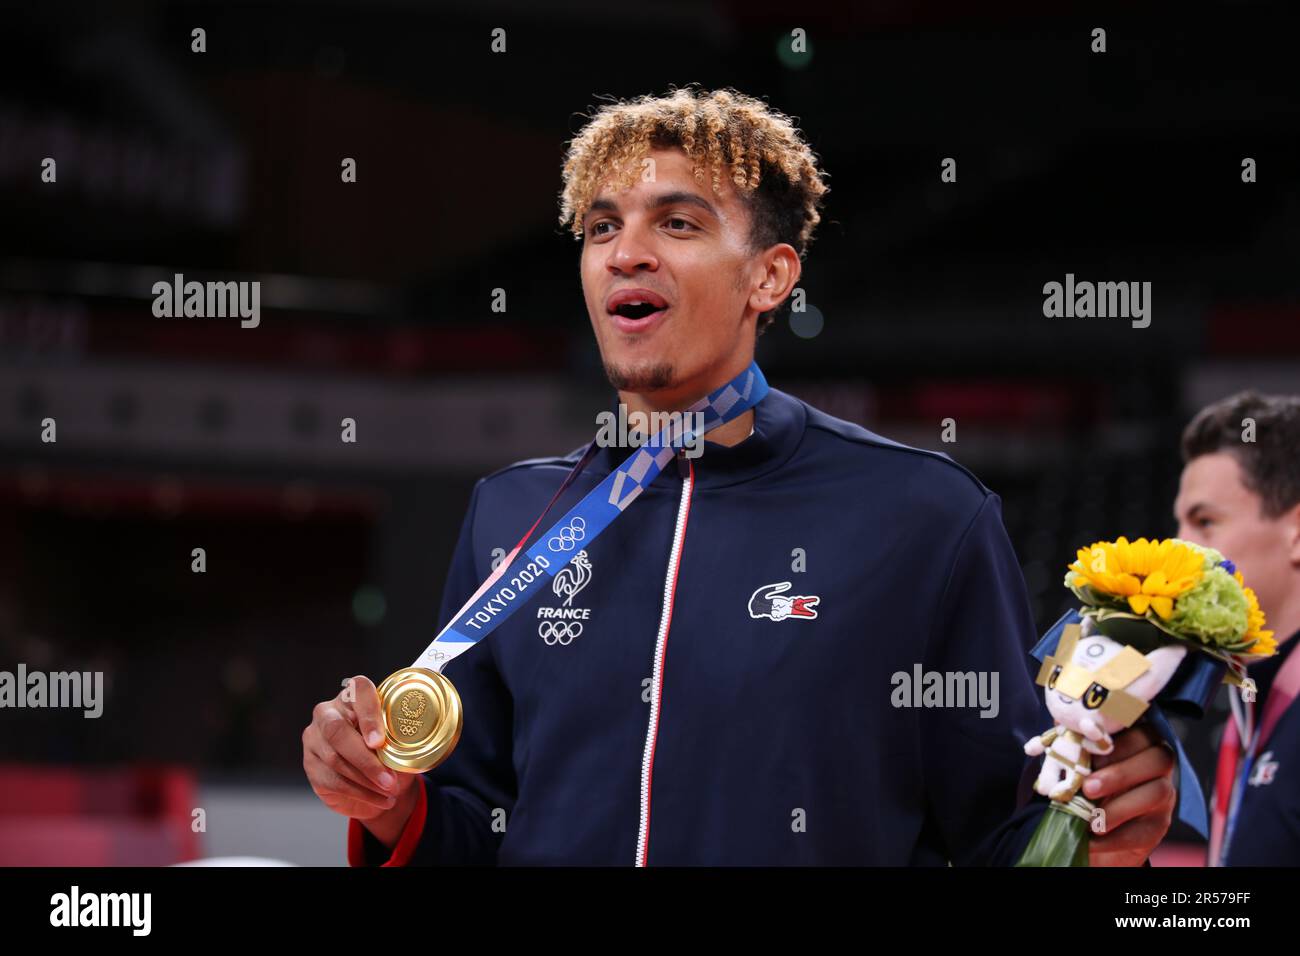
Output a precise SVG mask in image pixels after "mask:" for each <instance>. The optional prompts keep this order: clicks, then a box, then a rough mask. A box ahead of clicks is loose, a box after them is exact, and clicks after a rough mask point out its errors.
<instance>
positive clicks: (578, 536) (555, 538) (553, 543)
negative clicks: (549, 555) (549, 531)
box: [546, 515, 587, 551]
mask: <svg viewBox="0 0 1300 956" xmlns="http://www.w3.org/2000/svg"><path fill="white" fill-rule="evenodd" d="M586 536H587V519H586V518H583V517H582V516H581V515H575V516H574V518H573V520H572V521H570V522H569V523H568V524H567V525H565V526H564V527H563V528H561V529H560V530H559V531H558V532H557V533H556V534H554V535H552V536H551V539H550V540H549V541H547V542H546V546H547V547H548V548H550V549H551V550H552V551H572V550H573V549H574V548H575V547H577V544H578V542H579V541H581V540H582V539H583V538H585V537H586Z"/></svg>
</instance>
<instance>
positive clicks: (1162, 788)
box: [1083, 724, 1178, 866]
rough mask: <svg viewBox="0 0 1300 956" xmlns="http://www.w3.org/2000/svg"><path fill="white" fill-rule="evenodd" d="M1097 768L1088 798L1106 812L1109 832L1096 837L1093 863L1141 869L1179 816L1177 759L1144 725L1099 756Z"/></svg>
mask: <svg viewBox="0 0 1300 956" xmlns="http://www.w3.org/2000/svg"><path fill="white" fill-rule="evenodd" d="M1092 766H1093V770H1092V773H1091V774H1089V775H1088V777H1087V778H1086V780H1085V782H1084V787H1083V795H1084V796H1085V797H1087V798H1088V799H1089V800H1091V801H1092V802H1093V803H1094V804H1096V805H1097V806H1099V807H1101V808H1102V809H1104V810H1105V811H1106V832H1105V834H1104V835H1101V836H1099V835H1097V834H1096V833H1094V834H1092V836H1091V839H1090V840H1089V846H1088V865H1089V866H1141V865H1142V863H1143V862H1144V861H1145V860H1146V858H1147V857H1149V856H1150V855H1151V851H1152V850H1154V849H1155V848H1156V847H1157V846H1158V845H1159V844H1160V841H1161V840H1163V839H1164V838H1165V834H1166V833H1168V832H1169V824H1170V823H1171V822H1172V821H1173V818H1174V807H1175V806H1176V805H1177V803H1178V792H1177V791H1176V790H1175V789H1174V783H1173V774H1174V755H1173V754H1172V753H1170V751H1169V748H1168V747H1166V746H1165V745H1164V742H1163V740H1162V739H1161V737H1160V735H1159V734H1158V733H1156V731H1155V730H1154V729H1153V728H1152V727H1150V726H1148V725H1146V724H1139V725H1137V726H1135V727H1130V728H1128V729H1127V730H1123V731H1120V732H1119V733H1118V734H1116V735H1115V749H1114V750H1112V751H1111V752H1110V753H1109V754H1106V755H1105V756H1100V755H1098V756H1094V757H1093V758H1092ZM1094 787H1095V788H1096V789H1093V788H1094Z"/></svg>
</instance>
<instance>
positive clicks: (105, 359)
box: [0, 0, 1300, 866]
mask: <svg viewBox="0 0 1300 956" xmlns="http://www.w3.org/2000/svg"><path fill="white" fill-rule="evenodd" d="M859 6H860V8H859V9H848V8H847V7H846V6H841V5H839V4H823V3H818V2H808V3H801V4H778V3H770V2H752V0H730V2H714V3H696V2H690V3H688V2H681V3H637V4H605V3H595V2H586V0H561V2H553V3H551V2H548V3H544V4H532V3H523V2H518V0H483V2H479V3H475V4H464V5H441V4H433V3H419V2H414V0H407V2H398V0H391V2H386V0H372V2H367V3H361V2H338V3H330V4H311V3H305V2H292V3H290V2H284V3H275V4H263V5H252V4H197V3H194V4H190V3H162V2H144V0H142V2H134V3H122V4H103V5H86V6H84V7H69V6H64V5H60V4H49V5H46V4H40V3H32V4H6V5H5V8H4V10H3V13H2V14H0V52H2V53H3V55H2V56H0V669H6V670H13V669H14V668H15V667H16V666H17V665H18V664H19V662H22V663H25V665H26V666H27V667H28V668H32V669H41V670H46V671H63V670H67V671H102V672H103V674H104V681H105V684H104V707H105V713H104V716H103V718H102V719H98V720H88V719H82V718H81V715H80V714H79V713H76V712H70V711H67V710H57V709H44V710H28V709H24V710H18V709H7V710H5V711H3V712H0V864H3V865H10V866H12V865H64V866H67V865H70V866H82V865H93V866H98V865H115V864H130V865H136V864H140V865H150V866H152V865H165V864H171V863H177V862H183V861H196V860H202V859H211V858H231V857H244V858H250V857H255V858H258V859H260V860H263V861H266V860H277V861H282V862H287V863H293V864H303V865H322V866H341V865H344V863H345V855H344V831H345V821H344V820H343V819H342V818H341V817H339V816H337V815H335V814H333V813H331V812H330V811H329V810H327V809H326V808H325V807H324V806H323V805H322V804H321V803H320V801H319V800H318V799H317V798H316V797H315V795H314V794H313V793H312V792H311V790H310V788H309V787H308V785H307V782H306V780H305V778H304V774H303V768H302V752H301V732H302V729H303V727H304V726H305V725H306V724H307V722H308V721H309V720H310V719H311V711H312V707H313V705H314V704H315V703H316V702H318V701H320V700H324V699H328V698H329V697H331V696H333V695H334V694H336V693H337V692H338V682H339V680H340V679H341V678H343V677H345V676H347V675H350V674H356V673H365V674H370V675H374V676H377V677H382V676H383V675H384V674H387V673H389V672H390V671H392V670H394V669H395V668H396V667H398V666H401V665H403V664H405V663H406V662H407V661H409V660H411V659H412V657H413V656H414V655H415V654H416V653H418V652H419V650H420V649H421V648H422V647H423V646H424V644H425V643H426V642H427V641H428V640H429V639H430V638H431V637H432V635H433V633H434V632H435V629H436V627H437V625H438V623H439V622H438V621H437V620H436V616H437V608H438V603H439V599H440V596H441V591H442V584H443V580H444V575H445V573H446V571H447V566H448V561H449V558H450V555H451V552H452V548H453V545H454V543H455V539H456V534H457V531H458V529H459V527H460V522H461V519H462V516H463V515H464V510H465V506H466V503H467V501H468V497H469V493H470V489H471V487H472V485H473V483H474V481H475V480H476V479H477V478H478V477H480V476H482V475H484V474H487V473H488V472H490V471H493V470H496V469H497V468H499V467H501V466H503V465H506V464H508V463H510V462H513V461H517V460H519V459H523V458H529V457H535V456H543V455H554V454H562V453H566V452H568V451H569V450H571V449H573V448H575V447H578V446H580V445H581V444H583V443H584V442H586V441H588V440H589V439H590V438H591V435H592V432H593V428H594V415H595V412H596V411H597V410H600V409H603V408H606V407H607V406H608V402H609V401H610V399H611V395H612V392H611V390H610V388H609V386H608V384H607V383H606V381H605V379H604V377H603V374H602V371H601V366H600V361H599V354H598V352H597V349H596V346H595V342H594V340H593V338H592V332H591V327H590V324H589V320H588V317H587V313H586V308H585V306H584V302H583V298H582V292H581V286H580V282H579V274H578V254H579V245H578V243H576V242H575V241H574V239H573V238H572V236H571V235H570V234H569V233H568V232H567V231H566V230H564V229H562V228H560V227H559V225H558V223H557V215H558V205H557V195H558V191H559V188H560V162H561V158H562V154H563V148H564V144H565V142H566V141H567V140H568V139H569V138H570V137H571V136H572V135H573V134H574V133H575V132H576V131H577V129H578V128H579V127H580V126H581V123H582V120H583V114H584V113H586V112H587V111H589V110H591V109H594V108H596V107H598V106H599V105H601V103H603V102H606V101H608V100H609V99H610V98H611V97H618V98H624V97H630V96H634V95H638V94H641V93H663V92H666V91H667V90H668V88H669V87H670V85H679V86H680V85H684V84H686V83H698V84H700V85H701V86H702V87H704V88H705V89H713V88H717V87H722V86H732V87H734V88H736V89H737V90H740V91H742V92H746V93H749V94H751V95H754V96H758V97H760V98H763V99H765V100H767V101H768V102H770V103H771V105H773V106H774V107H776V108H778V109H779V110H781V111H782V112H784V113H787V114H789V115H791V116H793V117H796V118H797V120H798V123H799V126H800V128H801V129H802V130H803V131H804V133H805V135H806V136H807V138H808V140H809V142H810V143H811V145H812V147H813V149H814V150H815V151H816V152H817V154H818V156H819V157H820V159H821V162H822V165H823V168H824V169H825V170H826V171H827V172H828V173H829V178H828V182H829V184H830V187H831V192H830V193H829V194H828V196H827V200H826V205H825V208H824V211H823V221H822V223H821V225H820V226H819V228H818V233H817V237H816V239H815V241H814V242H813V244H812V246H811V248H810V250H809V253H808V256H807V259H806V261H805V263H804V275H803V279H802V281H801V283H800V286H801V288H802V289H803V290H804V291H805V293H806V297H807V308H806V310H805V311H803V312H801V313H790V314H786V315H782V317H781V318H780V319H779V320H778V322H777V323H776V324H775V325H774V326H773V327H772V328H771V329H769V330H768V331H767V332H766V334H764V335H763V336H762V337H761V338H760V339H759V343H758V355H757V358H758V361H759V362H760V364H761V365H762V367H763V369H764V371H765V373H766V375H767V377H768V379H769V380H770V381H771V383H772V384H773V385H774V386H775V387H777V388H781V389H783V390H785V391H788V392H791V393H793V394H795V395H797V396H799V397H801V398H803V399H806V400H807V401H809V402H811V403H812V404H814V405H817V406H819V407H821V408H822V409H824V410H826V411H828V412H830V413H831V414H834V415H837V416H839V417H841V418H845V419H848V420H851V421H854V422H857V423H860V424H862V425H865V426H866V427H868V428H870V429H872V430H873V431H876V432H879V433H881V434H883V435H885V436H888V437H890V438H893V439H895V440H898V441H902V442H905V443H907V444H911V445H916V446H920V447H923V448H928V449H934V450H938V451H942V452H945V453H947V454H949V455H951V456H952V457H953V458H954V459H956V460H957V461H959V462H960V463H962V464H963V465H965V466H967V467H969V468H970V469H972V470H973V471H974V472H975V473H976V474H977V475H978V476H979V477H980V478H981V480H982V481H983V482H984V483H985V484H986V485H988V486H989V487H990V488H991V489H992V490H993V491H995V492H997V493H998V494H999V495H1000V496H1001V498H1002V501H1003V507H1004V512H1005V521H1006V525H1007V529H1008V531H1009V533H1010V536H1011V539H1012V541H1013V542H1014V544H1015V548H1016V551H1017V554H1018V556H1019V560H1020V564H1021V567H1022V569H1023V572H1024V578H1025V581H1026V584H1027V585H1028V590H1029V593H1030V596H1031V598H1032V601H1033V609H1034V613H1035V617H1036V623H1037V624H1038V626H1039V628H1040V630H1041V629H1045V628H1046V627H1047V626H1048V625H1050V624H1051V623H1052V622H1053V621H1054V620H1055V619H1056V618H1057V617H1058V616H1059V615H1060V614H1061V613H1062V611H1063V610H1065V609H1066V608H1067V607H1069V606H1070V595H1069V593H1068V592H1067V591H1066V590H1065V589H1064V588H1063V587H1062V578H1063V575H1064V572H1065V565H1066V564H1067V563H1068V561H1070V560H1072V559H1073V556H1074V553H1075V549H1076V548H1077V547H1079V546H1081V545H1085V544H1088V543H1090V542H1092V541H1095V540H1098V539H1100V538H1113V537H1115V536H1118V535H1120V534H1127V535H1131V536H1137V535H1141V534H1145V535H1149V536H1166V535H1170V534H1173V533H1174V531H1175V522H1174V519H1173V517H1172V503H1173V498H1174V493H1175V491H1176V489H1177V483H1178V476H1179V472H1180V468H1181V462H1180V459H1179V451H1178V442H1179V435H1180V432H1181V430H1182V428H1183V426H1184V425H1185V424H1186V422H1187V420H1188V419H1189V417H1190V416H1191V414H1192V413H1193V412H1194V411H1195V410H1196V409H1197V408H1199V407H1201V406H1202V405H1204V404H1205V403H1207V402H1209V401H1212V400H1215V399H1218V398H1221V397H1224V396H1226V395H1228V394H1230V393H1232V392H1235V391H1237V390H1239V389H1242V388H1245V387H1255V388H1257V389H1259V390H1260V391H1263V392H1296V391H1300V269H1298V268H1297V261H1298V260H1297V256H1298V254H1300V169H1298V168H1297V147H1298V146H1300V134H1298V133H1297V131H1298V130H1300V90H1298V89H1297V82H1298V81H1297V74H1296V56H1295V42H1296V39H1295V38H1296V33H1295V30H1294V25H1295V24H1294V21H1293V20H1291V19H1290V18H1289V17H1288V16H1287V11H1288V8H1289V7H1290V5H1289V4H1268V3H1255V2H1238V3H1228V4H1222V5H1218V6H1206V7H1199V8H1196V9H1190V8H1189V7H1187V6H1185V5H1181V4H1171V5H1158V4H1147V3H1138V2H1133V3H1122V4H1093V3H1051V4H1037V3H1018V2H1017V3H1013V2H991V3H986V4H979V5H969V4H963V3H956V2H952V3H917V4H903V3H888V4H879V5H876V4H862V5H859ZM977 8H978V11H979V12H978V13H976V12H974V11H975V10H976V9H977ZM1096 28H1103V29H1104V30H1105V36H1106V49H1105V52H1104V53H1102V52H1094V51H1093V49H1092V47H1093V42H1094V41H1093V34H1092V31H1093V30H1094V29H1096ZM196 29H201V30H202V31H203V46H204V49H203V50H202V52H197V51H196V50H195V49H194V46H195V42H196V41H195V34H194V32H193V31H195V30H196ZM497 29H500V30H503V31H504V37H505V45H506V47H505V51H504V52H494V50H493V36H494V34H493V31H494V30H497ZM795 30H799V31H803V33H804V35H805V36H806V45H805V46H804V47H803V48H802V49H801V50H800V51H798V52H795V51H792V44H791V37H792V31H795ZM46 158H54V159H55V160H56V161H57V176H56V177H55V178H54V179H53V181H47V178H45V177H43V170H44V168H45V167H44V166H43V161H44V160H45V159H46ZM349 158H350V159H353V160H355V169H356V175H355V182H345V181H344V177H343V176H341V167H342V164H343V163H344V161H345V160H346V159H349ZM949 158H951V159H954V160H955V161H956V171H957V177H956V181H955V182H948V181H944V178H943V175H942V174H943V168H944V167H943V164H944V161H945V160H946V159H949ZM1248 159H1249V160H1251V161H1253V162H1252V163H1251V164H1249V165H1250V168H1251V170H1252V172H1251V174H1250V175H1245V173H1244V170H1245V168H1246V166H1245V165H1244V164H1245V161H1246V160H1248ZM178 273H179V274H182V275H183V276H184V277H185V280H186V281H190V280H198V281H241V282H242V281H259V282H260V283H261V286H260V288H261V293H260V294H261V300H260V307H261V315H260V323H259V324H258V325H257V326H256V327H247V328H246V327H243V325H242V324H241V320H240V319H239V318H238V317H228V318H219V317H213V318H192V317H191V318H185V317H157V316H156V315H155V314H154V295H153V293H152V291H151V289H152V286H153V284H154V283H155V282H157V281H160V280H164V281H171V279H172V277H173V276H174V275H175V274H178ZM1067 274H1068V275H1073V276H1074V277H1075V278H1076V279H1077V280H1078V281H1085V280H1086V281H1123V282H1149V283H1151V289H1152V294H1151V315H1150V318H1151V321H1150V323H1149V325H1147V326H1146V327H1135V324H1134V323H1133V322H1130V321H1129V320H1128V319H1127V318H1120V317H1111V318H1096V317H1093V318H1081V317H1046V316H1045V315H1044V301H1043V300H1044V292H1043V287H1044V284H1045V283H1048V282H1052V281H1057V282H1064V281H1065V278H1066V276H1067ZM497 290H504V294H505V297H506V302H507V303H508V305H507V307H506V309H505V310H504V311H500V310H498V309H494V301H496V300H497V299H498V298H499V293H498V292H497ZM346 418H350V419H353V420H354V422H355V423H356V439H357V440H356V441H355V442H344V441H341V440H340V431H341V429H340V423H341V422H342V420H343V419H346ZM49 419H52V420H54V421H55V422H56V424H57V440H55V441H49V440H47V439H46V438H44V437H43V435H44V434H45V433H46V431H47V429H46V427H45V425H44V424H43V423H44V422H46V421H47V420H49ZM947 420H951V421H952V423H953V424H954V427H955V433H952V434H950V435H949V436H948V437H950V438H953V437H955V440H947V441H946V440H945V435H944V432H945V422H946V421H947ZM871 493H872V492H871V489H870V488H869V487H863V489H862V494H863V495H864V496H868V495H870V494H871ZM522 530H523V529H521V532H522ZM196 548H201V549H203V555H204V560H205V569H204V570H203V571H202V573H196V572H195V570H194V567H193V562H194V560H195V558H194V556H193V552H194V549H196ZM1223 695H1224V692H1222V691H1221V693H1220V697H1219V701H1218V704H1217V708H1218V709H1217V710H1216V712H1215V713H1214V714H1213V715H1212V716H1211V718H1210V719H1207V720H1204V721H1200V722H1195V723H1193V722H1187V723H1183V724H1180V725H1179V727H1180V730H1181V732H1182V734H1183V737H1184V740H1185V742H1186V746H1187V749H1188V752H1189V754H1190V755H1191V757H1192V759H1193V761H1194V762H1195V763H1196V764H1197V767H1198V769H1199V770H1200V773H1201V776H1202V781H1203V783H1204V784H1205V785H1206V787H1207V790H1208V785H1209V782H1210V775H1211V771H1212V764H1213V753H1214V748H1215V746H1216V745H1217V742H1218V735H1219V733H1220V731H1221V728H1222V725H1223V720H1224V716H1225V714H1226V703H1225V699H1224V696H1223ZM195 807H200V808H203V809H204V810H205V814H206V820H207V823H206V826H205V827H203V828H200V829H198V830H196V829H195V827H194V826H193V825H192V823H193V814H192V811H193V808H195ZM1203 857H1204V848H1203V844H1200V843H1199V841H1198V838H1197V837H1196V836H1195V834H1193V833H1191V832H1190V831H1188V830H1185V829H1182V828H1181V827H1179V826H1178V825H1175V827H1174V829H1173V830H1172V831H1171V833H1170V835H1169V838H1168V840H1167V841H1166V844H1165V845H1164V846H1163V847H1162V848H1161V849H1160V850H1159V851H1158V852H1157V855H1156V857H1155V859H1154V862H1155V863H1156V865H1169V864H1190V865H1200V863H1201V861H1202V860H1203Z"/></svg>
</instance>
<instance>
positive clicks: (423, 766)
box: [376, 667, 461, 773]
mask: <svg viewBox="0 0 1300 956" xmlns="http://www.w3.org/2000/svg"><path fill="white" fill-rule="evenodd" d="M378 690H379V710H380V714H381V716H382V717H383V719H384V734H385V739H384V745H383V747H381V748H380V749H379V751H378V752H377V753H376V756H377V757H379V760H380V762H381V763H382V764H384V766H386V767H389V768H391V769H393V770H397V771H400V772H402V773H423V772H424V771H426V770H432V769H433V768H434V767H436V766H438V764H440V763H442V762H443V761H444V760H446V759H447V757H449V756H450V755H451V752H452V750H454V749H455V747H456V744H457V742H458V741H459V740H460V730H461V707H460V695H459V694H458V693H456V688H455V687H453V686H452V684H451V681H449V680H448V679H447V678H445V677H443V676H442V675H441V674H439V673H438V672H437V671H433V670H429V669H428V668H425V667H408V668H405V669H404V670H400V671H398V672H397V673H395V674H392V675H390V676H389V677H387V678H386V679H385V680H384V682H383V683H382V684H380V685H379V688H378Z"/></svg>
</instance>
